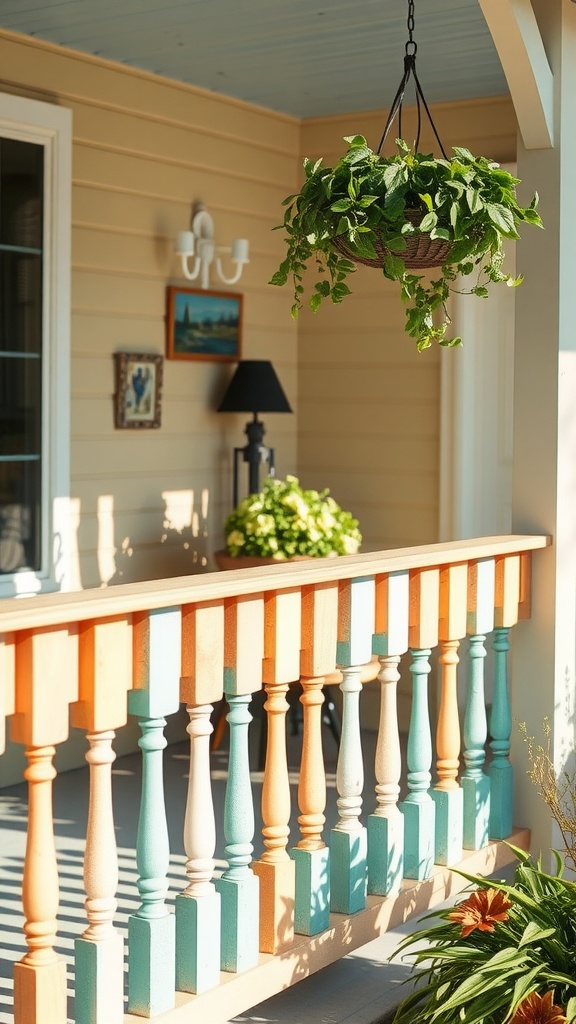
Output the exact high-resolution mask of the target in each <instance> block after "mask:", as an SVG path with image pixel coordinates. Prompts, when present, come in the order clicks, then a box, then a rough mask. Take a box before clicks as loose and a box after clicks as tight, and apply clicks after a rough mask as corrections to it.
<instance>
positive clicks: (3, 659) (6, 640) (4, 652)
mask: <svg viewBox="0 0 576 1024" xmlns="http://www.w3.org/2000/svg"><path fill="white" fill-rule="evenodd" d="M15 707H16V669H15V665H14V635H13V634H12V633H5V634H0V754H3V753H4V751H5V749H6V719H7V718H8V717H9V716H10V715H13V714H14V711H15Z"/></svg>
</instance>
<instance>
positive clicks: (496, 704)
mask: <svg viewBox="0 0 576 1024" xmlns="http://www.w3.org/2000/svg"><path fill="white" fill-rule="evenodd" d="M508 634H509V630H508V629H507V628H506V629H495V630H494V640H493V643H492V647H493V649H494V652H495V659H494V696H493V699H492V714H491V715H490V735H491V737H492V739H491V741H490V746H491V748H492V753H493V755H494V757H493V760H492V763H491V765H490V767H489V769H488V775H489V777H490V838H491V839H505V838H506V836H509V835H510V834H511V833H512V825H513V820H512V815H513V790H514V771H513V768H512V765H511V764H510V756H509V755H510V733H511V731H512V715H511V712H510V697H509V693H508V651H509V650H510V641H509V640H508Z"/></svg>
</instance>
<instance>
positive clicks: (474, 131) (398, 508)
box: [298, 99, 516, 550]
mask: <svg viewBox="0 0 576 1024" xmlns="http://www.w3.org/2000/svg"><path fill="white" fill-rule="evenodd" d="M433 114H434V119H435V122H436V125H437V127H438V130H439V133H440V137H441V139H442V141H443V144H444V147H445V149H446V150H447V151H448V150H449V147H450V146H452V145H463V146H468V147H469V148H470V149H471V150H472V151H473V152H476V153H478V154H483V155H486V156H490V157H492V158H493V159H495V160H498V161H500V162H505V161H509V160H513V159H514V158H515V152H516V121H515V117H514V112H513V109H512V104H511V102H510V101H509V100H507V99H496V100H487V101H483V102H477V103H471V102H469V103H458V104H451V105H443V106H437V107H435V108H434V111H433ZM384 122H385V115H384V114H383V113H381V112H380V113H371V114H364V115H356V116H350V115H348V116H346V117H332V118H328V119H318V120H314V121H308V122H305V124H304V125H303V130H302V155H303V156H304V155H305V156H308V157H310V158H313V159H315V158H317V157H319V156H323V157H324V161H325V163H326V164H327V165H330V164H332V163H334V162H335V161H336V160H337V159H338V157H339V155H341V153H342V152H343V150H344V148H345V143H343V142H342V139H343V137H344V136H346V135H354V134H362V135H364V136H365V137H366V138H367V140H368V143H369V144H370V145H372V146H373V147H375V146H377V145H378V142H379V140H380V136H381V133H382V128H383V125H384ZM405 124H407V125H413V120H412V118H411V117H410V115H409V116H408V117H407V118H406V120H405ZM406 134H407V133H406ZM421 148H423V149H424V151H430V152H437V151H438V150H437V147H436V145H435V143H434V142H433V140H432V138H431V134H430V132H429V131H428V132H425V133H423V138H422V143H421ZM392 151H393V144H392V142H387V144H386V152H387V153H388V152H392ZM350 284H351V287H352V290H353V295H352V296H349V297H348V298H347V299H346V300H345V301H344V302H343V303H342V305H340V306H332V305H330V306H328V305H324V306H323V307H322V308H321V309H320V310H319V312H318V313H316V314H312V313H310V311H306V312H303V313H302V314H301V317H300V321H299V324H300V326H299V355H298V373H299V386H298V390H299V420H298V425H299V434H298V466H299V470H300V476H301V479H302V482H303V483H305V484H306V486H313V487H324V486H329V487H330V488H331V490H332V493H333V495H334V497H335V498H336V499H337V500H338V501H340V502H341V504H343V505H345V506H347V507H349V508H351V509H352V510H353V511H354V513H355V514H356V515H357V516H358V518H359V519H360V525H361V527H362V530H363V533H364V545H363V546H364V549H365V550H368V549H377V548H382V547H396V546H402V545H409V544H421V543H427V542H433V541H435V540H437V539H438V512H439V426H440V357H441V353H440V350H439V349H438V348H436V349H428V350H427V351H426V352H423V353H420V354H419V353H418V352H417V351H416V349H415V344H414V342H413V341H412V339H410V338H408V336H407V335H406V334H404V330H403V325H404V308H403V306H402V304H401V302H400V298H399V293H398V289H397V288H396V287H395V286H392V285H391V284H390V283H389V282H387V281H385V280H384V279H383V278H382V277H381V275H380V274H379V272H378V271H374V270H371V269H368V268H360V269H359V270H358V271H357V272H356V273H355V275H354V277H353V278H352V280H351V282H350ZM470 301H471V302H473V301H478V300H474V299H472V298H471V299H470ZM449 356H450V353H447V357H448V358H449Z"/></svg>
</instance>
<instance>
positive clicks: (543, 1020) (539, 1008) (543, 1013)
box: [510, 992, 567, 1024]
mask: <svg viewBox="0 0 576 1024" xmlns="http://www.w3.org/2000/svg"><path fill="white" fill-rule="evenodd" d="M553 996H554V993H553V992H546V994H545V995H543V996H539V995H538V993H537V992H532V994H531V995H529V996H526V999H523V1000H522V1002H521V1003H520V1005H519V1007H518V1009H517V1010H516V1013H515V1014H514V1016H513V1017H512V1020H511V1021H510V1024H566V1020H567V1018H566V1017H565V1016H564V1013H563V1010H562V1007H561V1006H557V1005H556V1003H553V1002H552V999H553Z"/></svg>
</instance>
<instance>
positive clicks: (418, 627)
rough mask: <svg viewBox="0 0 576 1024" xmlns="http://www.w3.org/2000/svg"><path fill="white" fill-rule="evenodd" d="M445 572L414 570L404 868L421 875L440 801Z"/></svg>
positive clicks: (427, 866) (427, 865) (426, 870)
mask: <svg viewBox="0 0 576 1024" xmlns="http://www.w3.org/2000/svg"><path fill="white" fill-rule="evenodd" d="M439 603H440V573H439V570H438V569H422V570H416V571H415V572H413V573H411V574H410V630H409V640H410V650H411V654H412V664H411V665H410V672H411V673H412V710H411V714H410V729H409V733H408V751H407V763H408V796H407V797H406V799H405V800H404V801H403V803H402V804H401V809H402V813H403V814H404V829H405V832H404V874H405V876H406V877H407V878H416V879H419V880H422V879H424V878H428V877H429V876H430V875H431V874H432V869H433V865H434V833H435V821H436V814H435V810H436V809H435V804H434V801H433V799H432V796H431V793H430V781H431V773H430V769H431V767H432V736H431V730H430V715H429V711H428V675H429V673H430V662H429V660H428V659H429V657H430V654H431V650H430V648H432V647H435V646H436V644H437V643H438V619H439Z"/></svg>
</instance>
